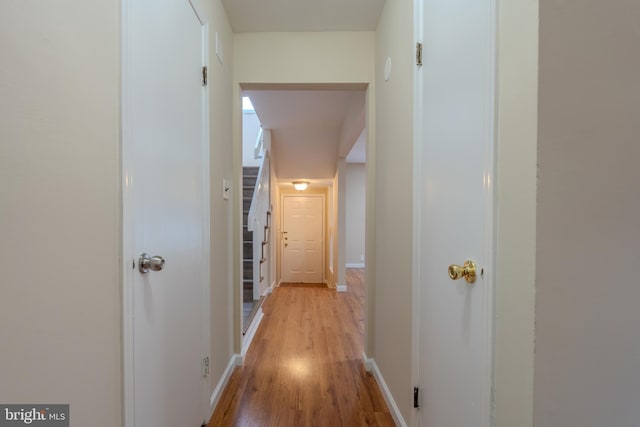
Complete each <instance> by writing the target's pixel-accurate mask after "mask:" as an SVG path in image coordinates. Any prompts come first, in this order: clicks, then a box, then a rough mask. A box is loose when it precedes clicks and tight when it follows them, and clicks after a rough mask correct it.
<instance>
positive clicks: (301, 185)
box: [293, 181, 309, 191]
mask: <svg viewBox="0 0 640 427" xmlns="http://www.w3.org/2000/svg"><path fill="white" fill-rule="evenodd" d="M307 187H309V183H308V182H307V181H293V188H295V189H296V190H298V191H304V190H306V189H307Z"/></svg>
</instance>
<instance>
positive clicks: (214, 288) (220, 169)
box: [200, 0, 235, 392]
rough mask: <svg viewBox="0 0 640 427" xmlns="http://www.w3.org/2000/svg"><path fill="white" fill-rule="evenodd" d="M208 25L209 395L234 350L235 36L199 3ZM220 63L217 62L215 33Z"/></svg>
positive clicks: (216, 2) (213, 5)
mask: <svg viewBox="0 0 640 427" xmlns="http://www.w3.org/2000/svg"><path fill="white" fill-rule="evenodd" d="M200 4H201V5H202V6H203V7H204V8H205V10H206V15H207V18H208V20H209V21H208V24H209V114H210V118H211V122H210V144H211V145H210V171H211V172H210V176H211V185H210V190H211V205H210V206H211V230H210V233H211V354H210V368H209V370H210V373H211V374H210V376H209V381H210V388H211V389H210V392H212V391H213V388H214V387H215V386H216V384H217V383H218V381H219V380H220V378H221V376H222V374H223V372H224V370H225V368H226V366H227V364H228V363H229V360H230V358H231V357H232V355H233V354H234V353H235V352H234V347H233V270H232V265H233V257H232V254H233V252H232V233H231V227H230V225H231V224H232V223H233V217H232V204H231V203H230V202H229V201H226V200H223V198H222V180H223V178H226V179H228V180H231V177H232V176H233V170H232V155H233V147H232V144H231V140H232V137H233V136H232V127H231V122H232V116H233V114H232V106H233V102H232V92H233V91H232V81H233V33H232V32H231V26H230V25H229V21H228V19H227V15H226V12H225V10H224V8H223V6H222V3H221V2H220V0H213V1H208V2H201V3H200ZM216 32H218V37H219V40H220V41H221V42H222V44H223V52H224V63H223V64H221V63H220V61H218V58H217V57H216V56H215V45H216V42H215V33H216Z"/></svg>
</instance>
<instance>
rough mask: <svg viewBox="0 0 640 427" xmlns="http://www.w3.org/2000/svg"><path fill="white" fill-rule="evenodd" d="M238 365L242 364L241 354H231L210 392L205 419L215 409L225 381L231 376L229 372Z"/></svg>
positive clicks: (225, 383)
mask: <svg viewBox="0 0 640 427" xmlns="http://www.w3.org/2000/svg"><path fill="white" fill-rule="evenodd" d="M240 365H242V356H240V355H239V354H234V355H233V356H231V359H229V363H228V364H227V367H226V368H225V370H224V372H223V373H222V376H221V377H220V380H218V383H217V384H216V387H215V388H214V389H213V393H211V397H210V398H209V414H208V416H207V421H208V420H209V419H211V416H212V415H213V411H215V409H216V406H217V405H218V402H219V401H220V397H221V396H222V392H223V391H224V388H225V387H226V386H227V383H228V382H229V378H231V374H232V373H233V370H234V369H235V367H236V366H240Z"/></svg>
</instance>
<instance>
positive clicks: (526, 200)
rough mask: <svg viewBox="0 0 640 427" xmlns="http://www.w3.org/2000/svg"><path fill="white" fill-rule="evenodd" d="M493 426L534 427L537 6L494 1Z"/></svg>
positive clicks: (521, 1)
mask: <svg viewBox="0 0 640 427" xmlns="http://www.w3.org/2000/svg"><path fill="white" fill-rule="evenodd" d="M498 6H499V8H498V46H497V47H498V63H497V65H498V98H497V101H498V110H497V150H496V159H497V164H496V179H497V181H496V187H495V188H496V189H495V191H496V193H495V194H496V211H495V212H496V218H495V220H496V221H497V228H496V234H495V239H496V240H495V245H496V265H495V268H496V274H495V330H494V333H495V336H494V339H495V344H494V369H495V371H494V375H495V377H494V390H495V396H494V398H495V408H494V425H495V427H513V426H518V427H530V426H532V425H533V344H534V326H535V324H534V302H535V248H536V246H535V245H536V242H535V238H536V235H535V232H536V228H535V225H536V178H537V177H536V174H537V161H536V160H537V153H536V150H537V137H536V135H537V132H536V131H537V97H538V87H537V81H538V2H537V0H534V1H531V0H509V1H499V2H498Z"/></svg>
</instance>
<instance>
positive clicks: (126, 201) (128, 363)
mask: <svg viewBox="0 0 640 427" xmlns="http://www.w3.org/2000/svg"><path fill="white" fill-rule="evenodd" d="M121 7H122V10H121V19H122V24H121V31H122V36H121V37H122V38H121V50H122V52H121V54H122V64H121V71H120V72H121V77H120V78H121V81H122V83H121V88H120V96H121V99H120V108H121V111H120V117H121V124H120V126H121V127H120V152H121V155H122V158H121V171H120V174H121V178H122V182H121V186H122V187H121V188H122V337H123V339H122V353H123V354H122V358H123V371H122V372H123V395H124V396H123V406H124V408H123V412H124V419H123V422H124V426H125V427H133V424H134V421H135V412H134V403H135V399H134V397H135V389H134V353H133V343H134V339H133V326H134V325H133V268H132V266H131V264H129V262H130V261H129V260H134V256H133V214H132V212H131V211H132V210H131V209H128V208H127V207H128V206H132V202H133V191H132V187H131V186H132V184H133V183H132V177H131V174H130V165H131V163H132V160H131V159H130V157H131V156H130V155H129V150H127V149H126V146H127V145H126V144H125V142H127V141H129V140H130V139H131V137H130V134H129V133H130V132H129V131H128V129H129V128H130V126H129V110H130V108H129V104H130V102H131V101H130V99H129V95H128V94H129V92H130V89H129V86H130V85H129V81H130V79H131V78H130V74H131V71H130V67H131V55H132V52H131V48H130V47H129V46H130V45H131V37H132V36H131V33H130V28H131V26H132V23H131V15H132V13H131V10H130V9H131V1H130V0H122V4H121ZM132 262H134V263H135V261H132Z"/></svg>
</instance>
